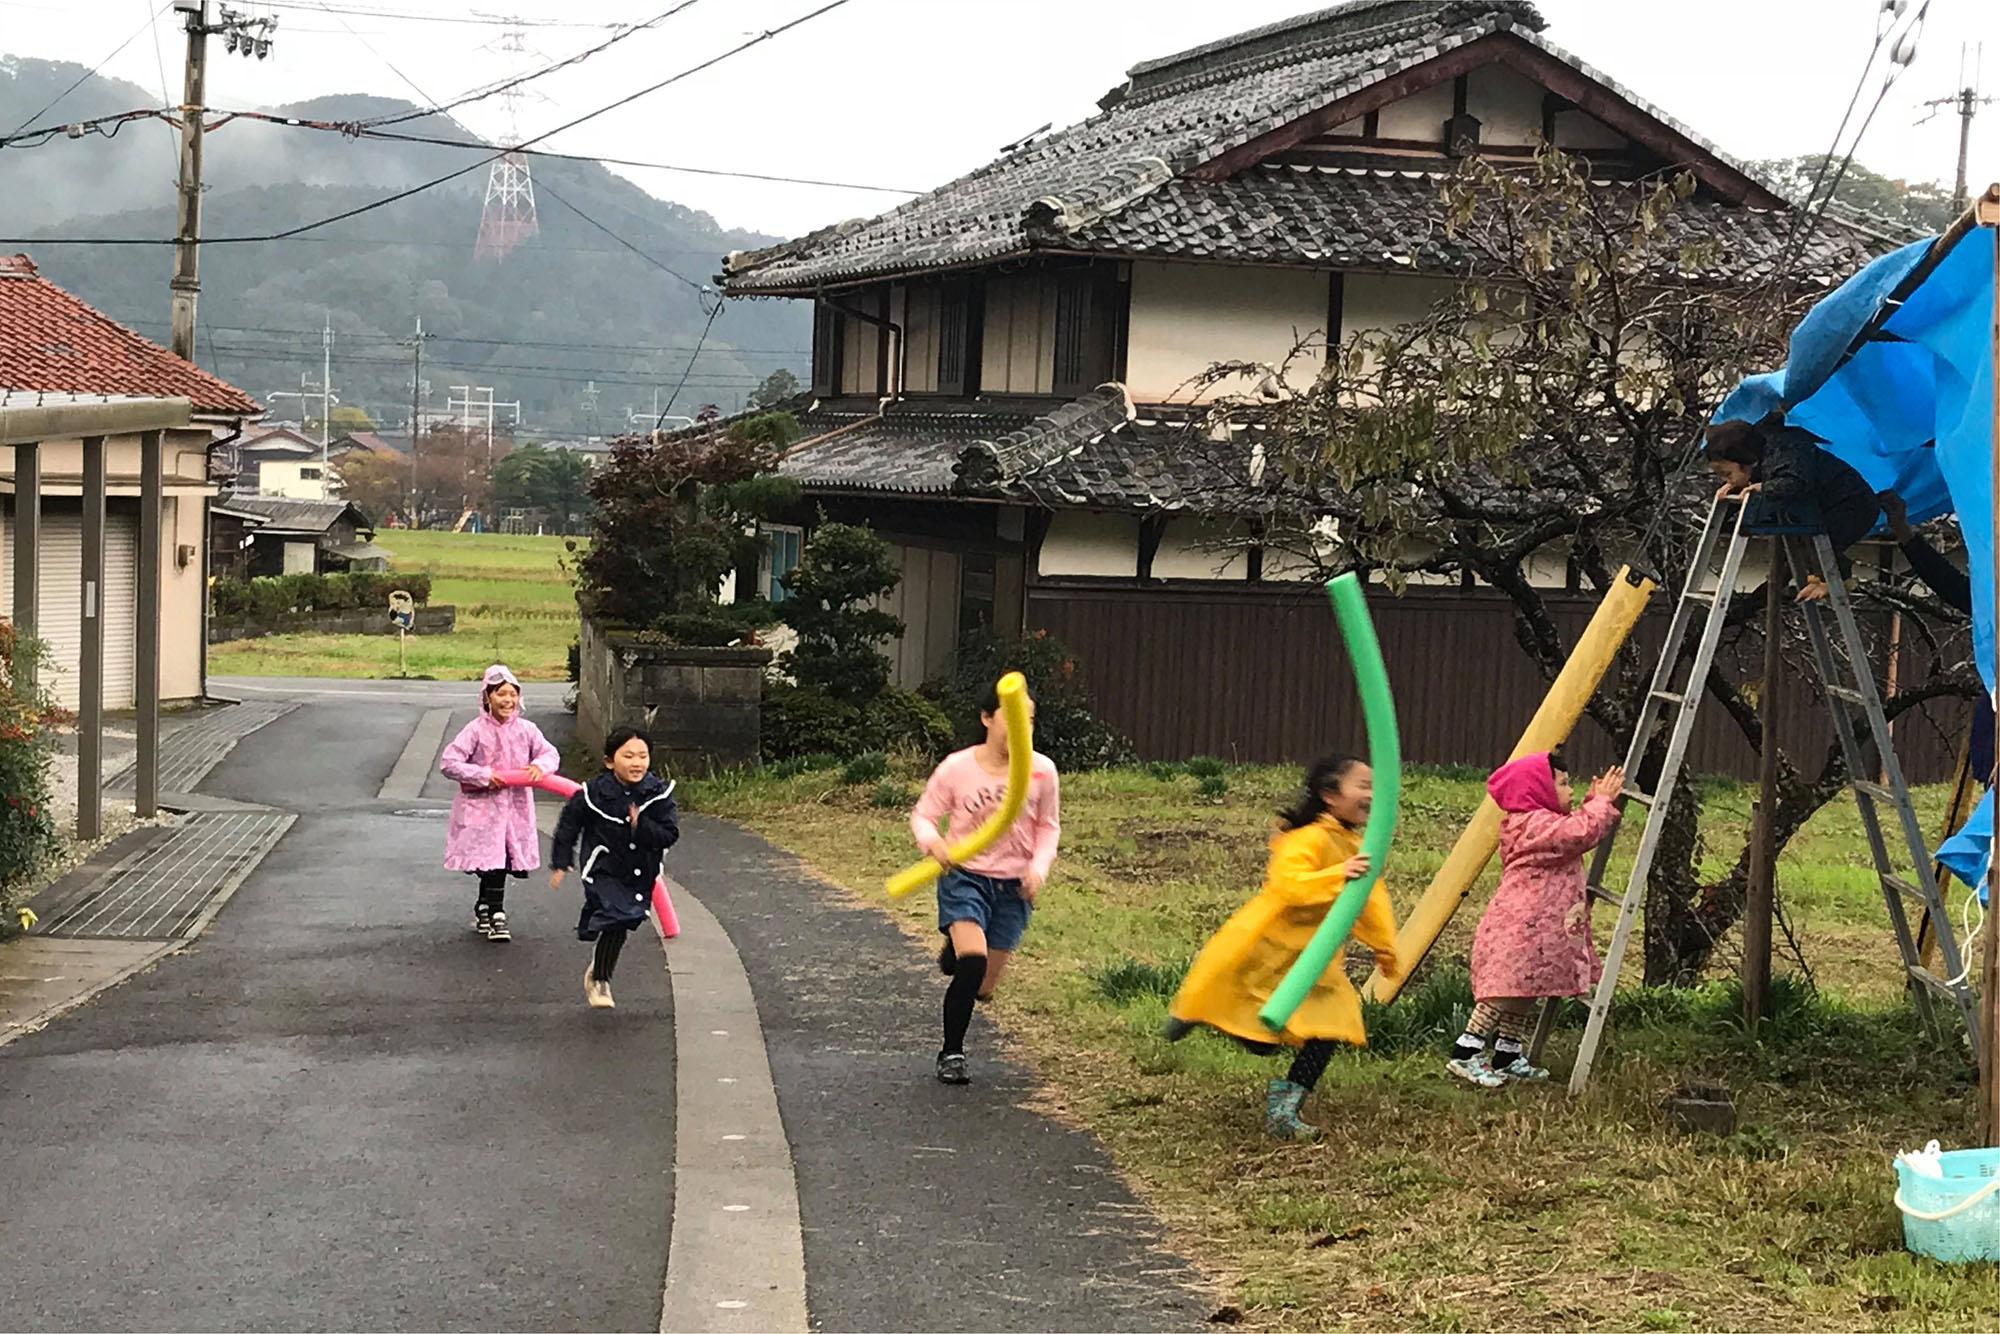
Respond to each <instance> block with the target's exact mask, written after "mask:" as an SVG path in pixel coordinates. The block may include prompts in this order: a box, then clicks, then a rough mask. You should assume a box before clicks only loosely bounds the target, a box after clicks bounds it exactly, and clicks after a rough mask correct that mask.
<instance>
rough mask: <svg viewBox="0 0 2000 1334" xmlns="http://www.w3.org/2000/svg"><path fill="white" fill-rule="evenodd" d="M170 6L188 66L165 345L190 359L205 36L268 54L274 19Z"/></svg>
mask: <svg viewBox="0 0 2000 1334" xmlns="http://www.w3.org/2000/svg"><path fill="white" fill-rule="evenodd" d="M174 10H175V12H177V13H179V14H180V15H181V16H182V18H183V19H184V20H185V23H186V27H187V70H186V76H185V78H184V79H183V81H182V84H181V108H180V111H181V167H180V183H179V204H178V207H177V209H176V215H175V219H174V276H173V279H172V281H171V282H170V283H169V284H168V286H169V287H170V288H171V289H172V291H173V319H172V332H171V333H170V334H169V336H168V345H169V347H170V348H171V349H172V351H173V354H174V355H175V356H177V357H179V358H181V359H182V360H183V361H193V360H194V309H195V297H196V296H197V295H198V294H199V293H200V292H201V136H202V119H203V115H204V111H203V108H204V107H205V106H206V104H207V98H208V39H209V37H210V36H211V35H214V36H221V37H223V38H225V39H226V41H227V44H228V48H229V50H230V51H232V52H240V53H241V54H243V55H246V56H250V55H254V56H256V57H257V59H259V60H263V59H264V58H265V57H267V56H269V55H270V54H271V34H272V33H274V32H276V31H277V28H278V20H277V19H276V18H275V17H268V16H267V17H264V18H252V17H250V16H249V15H248V14H243V13H239V12H237V11H236V10H233V9H231V8H230V7H229V6H227V5H223V6H221V9H220V14H221V21H220V22H218V23H213V24H211V23H210V22H209V21H208V0H174Z"/></svg>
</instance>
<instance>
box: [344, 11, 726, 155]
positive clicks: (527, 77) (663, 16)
mask: <svg viewBox="0 0 2000 1334" xmlns="http://www.w3.org/2000/svg"><path fill="white" fill-rule="evenodd" d="M699 3H701V0H680V3H679V4H676V5H673V6H671V7H669V8H667V9H665V10H663V11H661V12H660V13H658V14H655V15H654V16H653V17H652V18H649V19H647V20H646V21H645V22H643V23H635V24H633V25H631V26H630V27H627V28H625V29H624V30H622V31H620V32H616V33H613V34H612V35H611V36H610V37H607V38H605V39H604V40H603V41H601V42H599V43H598V44H597V45H596V46H593V47H591V48H590V49H589V50H587V51H579V52H577V53H576V54H575V55H573V56H570V57H569V58H568V59H565V60H558V61H556V62H555V63H553V64H550V65H544V66H543V67H542V68H540V69H538V70H531V71H530V72H528V73H526V74H523V75H521V76H519V77H518V78H513V79H508V80H506V81H505V82H503V83H498V84H495V85H494V86H493V87H491V88H485V89H478V90H475V91H473V92H470V93H466V94H465V95H464V96H462V97H458V98H455V99H453V100H452V101H450V102H447V103H445V104H444V105H443V106H438V105H437V104H436V103H435V102H432V103H431V104H432V106H433V107H434V108H435V109H436V110H437V112H438V113H439V114H440V115H449V114H450V113H451V110H452V108H454V107H462V106H466V105H468V104H470V103H473V102H480V101H484V100H485V99H486V98H489V97H494V96H497V95H499V94H501V93H504V92H506V91H507V90H508V89H510V88H519V87H520V86H521V85H522V84H524V83H530V82H532V81H534V80H536V79H540V78H543V77H545V76H547V75H550V74H554V73H555V72H556V71H557V70H561V69H568V68H569V67H570V66H572V65H577V64H581V63H582V62H583V61H586V60H588V59H590V58H591V57H592V56H594V55H597V54H599V53H601V52H604V51H608V50H610V49H611V48H612V47H614V46H616V45H618V43H620V42H622V41H624V40H625V39H626V38H627V37H630V36H632V35H633V34H634V33H639V32H645V31H646V30H647V29H649V28H656V27H658V26H659V25H660V24H662V23H664V22H666V21H667V20H668V19H670V18H672V17H674V15H676V14H678V13H680V12H681V11H682V10H685V9H691V8H693V7H694V6H695V5H697V4H699ZM412 86H413V87H414V86H415V85H412ZM424 100H425V101H426V102H431V99H430V98H429V97H425V98H424ZM427 114H429V113H427V112H421V111H418V112H399V113H397V114H396V115H393V116H376V117H371V118H370V119H368V120H365V121H362V122H361V123H362V124H363V125H364V126H368V127H371V128H372V127H375V126H379V125H400V124H402V123H403V122H404V121H406V120H416V119H418V118H419V117H422V116H424V115H427Z"/></svg>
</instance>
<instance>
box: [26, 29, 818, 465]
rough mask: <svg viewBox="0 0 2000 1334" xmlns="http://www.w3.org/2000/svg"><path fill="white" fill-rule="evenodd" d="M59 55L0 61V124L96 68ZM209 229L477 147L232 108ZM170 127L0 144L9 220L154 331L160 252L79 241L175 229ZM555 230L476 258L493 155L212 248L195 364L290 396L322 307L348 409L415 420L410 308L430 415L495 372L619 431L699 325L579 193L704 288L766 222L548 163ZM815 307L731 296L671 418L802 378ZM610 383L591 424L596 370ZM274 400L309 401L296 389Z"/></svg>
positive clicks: (399, 175)
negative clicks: (296, 395) (336, 128)
mask: <svg viewBox="0 0 2000 1334" xmlns="http://www.w3.org/2000/svg"><path fill="white" fill-rule="evenodd" d="M82 72H83V71H82V70H81V68H80V67H78V66H76V65H73V64H67V63H63V62H53V61H40V60H32V59H17V58H13V57H0V129H4V130H11V129H12V128H13V127H14V126H15V125H18V124H20V123H21V122H22V121H24V120H25V119H26V118H27V117H28V116H29V115H30V113H32V112H34V111H35V110H36V109H37V108H38V107H40V106H42V105H43V104H45V103H46V102H48V101H49V100H50V99H51V98H53V97H54V96H55V95H56V94H57V93H58V92H60V91H61V90H62V89H63V88H64V87H65V86H67V85H68V84H69V83H70V82H71V81H72V80H74V79H75V78H76V77H77V75H78V74H80V73H82ZM159 102H160V98H159V95H158V93H157V92H155V93H153V94H151V95H148V94H147V92H146V90H144V89H142V88H139V87H136V86H135V85H132V84H129V83H122V82H120V81H117V80H110V79H101V78H92V79H89V80H86V81H85V82H84V84H83V85H82V86H80V87H78V88H77V90H76V91H75V92H73V93H71V94H70V95H69V96H68V97H66V98H64V99H63V101H62V103H61V104H60V106H59V107H58V108H57V109H56V110H55V111H52V112H50V113H49V114H48V115H46V116H44V117H42V118H41V119H40V120H39V121H38V122H37V123H38V124H48V123H51V122H58V123H59V122H67V121H74V120H80V119H84V118H87V117H90V116H96V115H104V114H108V113H110V112H115V111H123V110H130V109H132V108H135V107H148V106H157V105H158V104H159ZM416 109H417V108H415V107H414V106H412V105H410V104H408V103H404V102H398V101H395V100H393V99H387V98H378V97H365V96H340V97H326V98H319V99H315V100H313V101H310V102H305V103H300V104H297V105H295V106H289V107H283V108H274V110H279V111H282V112H283V113H284V114H288V115H294V116H300V117H305V118H311V119H323V120H336V121H348V120H358V119H361V118H364V117H369V116H379V115H384V114H392V113H400V112H405V111H414V110H416ZM396 128H397V129H398V130H399V131H405V132H409V133H414V134H421V135H428V136H435V137H439V138H447V139H464V140H471V139H473V138H475V136H473V135H471V134H469V133H468V132H467V131H465V130H464V129H462V128H461V127H459V126H458V125H456V124H455V123H453V122H452V121H450V120H449V119H447V118H444V117H441V116H438V115H435V114H431V115H427V116H425V117H423V118H422V119H419V120H412V121H410V122H407V123H405V124H403V125H399V126H397V127H396ZM204 150H205V161H204V165H203V175H204V177H205V180H206V183H207V187H208V188H207V189H206V190H205V192H204V194H203V204H202V211H203V216H202V230H203V235H204V237H205V238H208V239H209V240H210V241H214V240H215V239H216V238H221V237H228V236H254V235H266V234H269V233H272V232H278V231H284V230H287V229H289V228H293V227H297V226H299V225H301V224H303V223H307V222H311V221H315V220H317V219H320V218H324V217H327V216H330V215H332V214H336V213H340V212H344V211H346V210H348V209H352V208H356V207H359V206H361V205H364V204H367V203H370V202H373V201H375V200H378V199H381V198H383V197H384V196H386V195H389V194H393V193H394V192H396V191H398V190H402V189H407V188H409V187H411V186H413V185H417V184H421V183H422V182H424V181H428V180H432V179H434V178H436V177H439V176H442V175H445V174H446V173H448V172H451V171H454V170H457V169H458V168H461V167H464V166H466V165H468V164H470V163H474V162H478V161H480V159H481V158H482V157H483V156H484V154H483V153H480V152H474V151H468V150H464V149H454V148H443V147H438V146H435V145H427V144H406V143H397V142H390V141H382V140H356V139H349V138H346V137H344V136H342V135H339V134H333V133H326V132H322V131H314V130H306V129H298V128H292V127H287V126H281V125H272V124H269V123H265V122H258V121H249V120H238V121H234V122H231V123H229V124H226V125H224V126H222V127H220V128H219V129H216V130H213V131H212V132H211V133H210V134H209V135H208V136H207V137H206V140H205V144H204ZM174 166H175V153H174V148H173V142H172V136H171V135H170V133H169V131H168V130H167V129H166V128H165V127H164V126H162V125H160V124H157V123H154V122H135V123H132V124H129V125H127V126H125V127H124V128H123V129H122V130H120V132H119V133H118V135H117V136H116V137H115V138H112V139H106V138H104V137H102V136H99V135H91V136H87V137H85V138H83V139H77V140H71V139H67V138H61V137H58V138H57V139H55V140H53V141H51V142H49V143H48V144H46V145H44V146H41V147H36V148H14V149H8V150H5V151H0V200H4V201H5V202H4V203H0V235H7V236H27V237H30V238H40V237H46V238H49V239H47V240H39V241H37V242H36V243H34V244H31V245H28V246H25V247H14V248H24V249H27V250H28V251H29V253H30V254H31V255H32V256H33V258H34V259H35V261H36V263H37V264H38V265H40V266H41V269H42V271H43V272H44V273H46V274H48V275H49V276H50V277H51V278H53V279H54V280H55V281H57V282H59V283H61V284H63V285H64V286H65V287H68V288H70V289H71V290H72V291H75V292H77V293H78V294H79V295H81V296H83V297H84V298H85V299H86V300H88V301H90V302H92V303H93V304H94V305H96V306H98V307H99V308H100V309H102V310H104V311H106V312H107V313H109V314H111V315H112V316H114V317H115V318H117V319H119V320H122V321H124V322H125V323H127V324H130V325H131V326H132V327H134V328H136V329H138V330H139V331H141V332H142V333H145V334H147V335H148V336H150V337H154V338H158V339H159V340H161V341H162V342H164V341H165V340H166V335H167V314H168V292H167V278H168V276H169V274H170V272H171V269H172V251H171V249H170V247H167V246H164V245H162V246H81V245H67V244H63V243H62V242H63V239H65V238H77V237H159V238H162V239H166V238H171V237H172V235H173V231H174ZM533 173H534V180H535V184H536V186H537V202H538V206H539V207H538V213H539V218H540V222H541V232H540V234H539V235H538V236H536V237H535V238H534V239H532V240H530V241H528V242H527V243H526V244H524V245H522V246H521V247H520V248H519V249H517V250H516V251H514V253H513V254H511V255H509V256H508V257H507V259H506V260H505V261H504V262H501V263H497V264H496V263H493V262H490V261H475V260H474V258H473V242H474V239H475V237H476V236H477V233H478V229H479V216H480V209H481V204H482V201H483V199H484V195H485V189H486V180H487V169H486V168H485V167H484V166H480V167H479V168H478V169H477V170H474V171H471V172H469V173H467V174H466V175H464V176H462V177H460V178H459V179H457V180H455V181H451V182H448V183H446V184H444V185H441V186H437V187H435V188H433V189H431V190H428V191H426V192H425V193H423V194H420V195H416V196H413V197H411V198H409V199H406V200H400V201H398V202H396V203H393V204H389V205H386V206H384V207H383V208H381V209H378V210H375V211H373V212H370V213H367V214H364V215H362V216H360V217H357V218H352V219H349V220H347V221H345V222H341V223H335V224H332V225H330V226H327V227H324V228H320V229H318V230H315V231H312V232H309V233H306V234H305V235H302V236H298V237H294V238H289V239H286V240H282V241H272V242H257V243H250V244H205V245H204V246H203V247H202V256H201V281H202V294H201V302H200V308H199V329H200V332H199V338H198V341H197V346H196V360H197V361H198V362H200V364H201V365H203V366H204V367H207V368H209V369H212V370H215V371H217V372H218V373H219V374H221V375H222V376H224V377H225V378H226V379H229V380H231V381H232V382H234V383H236V384H239V385H241V386H242V387H243V388H244V389H246V390H248V391H250V392H251V393H252V394H255V395H257V396H258V397H259V398H265V397H266V396H268V395H269V394H271V393H272V392H274V391H277V390H284V389H291V390H297V389H298V387H299V377H300V375H301V373H310V374H312V375H313V376H314V377H317V376H318V374H319V368H320V334H319V329H320V327H321V322H322V320H323V318H325V317H326V316H327V315H328V314H330V315H331V316H332V320H333V327H334V331H335V347H334V368H333V385H334V392H335V393H336V394H337V395H338V396H339V398H340V400H341V401H342V402H343V403H345V404H351V405H355V406H360V407H362V408H364V409H365V410H367V411H368V412H369V414H370V415H371V416H373V417H375V418H376V420H378V421H379V422H382V423H383V424H384V425H400V424H401V423H402V422H403V421H405V420H406V419H407V418H408V416H409V405H410V351H409V348H408V346H407V343H408V339H409V335H410V333H411V331H412V328H413V326H414V324H415V321H416V320H417V318H418V317H421V318H422V319H423V323H424V332H425V333H426V334H428V335H433V336H434V337H433V339H432V341H430V342H428V343H427V344H426V346H425V348H424V378H425V379H426V380H428V381H429V382H430V386H431V388H430V394H429V396H428V399H427V407H426V411H427V412H442V411H443V409H444V405H445V401H446V396H447V394H448V393H449V392H450V391H451V389H452V387H453V386H456V385H465V384H471V385H480V386H483V385H491V386H492V387H493V388H494V391H495V397H496V398H497V399H499V400H501V401H503V402H504V401H508V400H519V401H520V402H521V404H522V413H523V417H524V420H525V422H526V425H527V428H528V429H529V430H530V431H533V432H535V433H538V434H539V433H557V434H565V433H574V432H579V431H583V430H587V429H591V428H592V427H593V426H595V427H596V428H598V429H601V430H602V431H604V432H607V433H609V432H615V431H618V430H621V429H624V427H625V422H626V416H627V411H628V409H643V410H645V411H647V412H650V411H651V409H652V404H653V392H654V389H655V388H657V389H658V390H659V394H660V401H661V403H662V404H664V403H665V400H666V398H667V395H668V394H669V393H670V392H671V390H672V389H673V387H674V384H675V383H676V382H677V381H678V380H679V379H680V377H681V374H682V372H683V370H685V369H686V367H687V361H688V356H689V354H690V352H691V351H692V349H693V347H694V345H695V342H696V340H697V338H698V337H699V336H700V333H701V329H702V326H703V324H704V323H706V321H707V316H706V314H705V312H704V310H703V308H702V305H701V301H700V298H699V295H698V294H697V292H696V291H695V290H694V289H693V288H692V287H690V286H689V285H688V284H687V283H684V282H682V281H679V280H678V279H676V278H674V277H673V276H670V275H669V274H668V273H665V272H662V271H661V269H660V268H658V267H656V266H655V265H653V264H650V263H648V262H647V260H646V259H644V258H641V257H640V256H638V255H635V254H633V253H631V251H630V250H627V249H626V248H624V247H623V246H621V245H620V244H619V241H618V240H614V239H613V238H612V237H611V236H609V235H607V234H606V233H605V231H603V230H600V229H599V228H598V227H593V226H592V225H591V224H590V223H589V222H586V221H585V220H584V219H583V218H582V217H579V216H578V214H577V213H576V212H574V211H572V210H571V209H570V208H568V207H566V206H565V205H564V204H563V203H562V202H560V200H559V199H558V196H560V199H561V200H567V201H568V202H569V204H573V205H575V206H576V208H577V209H580V210H581V211H582V212H583V213H585V214H587V215H589V217H591V218H592V219H595V220H596V222H597V223H599V224H602V227H603V228H608V229H609V230H610V231H611V232H615V233H616V234H617V236H618V237H620V238H622V239H623V240H625V241H627V242H630V243H631V244H632V245H633V246H635V247H637V248H638V249H639V250H641V251H643V252H644V253H645V254H646V255H647V256H650V257H652V258H653V259H655V260H657V261H659V262H660V263H661V264H664V265H666V266H668V267H670V268H672V269H673V270H675V271H676V272H678V273H680V274H681V275H684V276H685V277H686V278H688V279H691V280H693V281H695V282H698V283H705V282H708V281H709V280H710V279H711V278H712V276H713V275H714V273H715V271H716V269H717V268H718V267H719V265H720V258H721V256H722V255H723V254H725V253H726V252H728V251H730V250H734V249H741V248H747V247H751V246H757V245H762V244H767V243H768V242H769V241H770V240H771V239H772V238H770V237H765V236H760V235H757V234H754V233H749V232H742V231H732V230H727V229H724V228H722V227H720V226H718V225H717V224H716V222H715V220H714V219H713V218H710V217H709V216H708V215H706V214H703V213H699V212H696V211H694V210H692V209H687V208H683V207H681V206H679V205H677V204H672V203H668V202H665V201H663V200H660V199H656V198H654V197H653V196H651V195H649V194H647V193H646V192H645V191H644V190H641V189H640V188H639V187H638V186H636V185H634V184H632V183H631V182H629V181H626V180H624V179H623V178H621V177H618V176H614V175H613V174H611V173H610V172H608V171H606V170H605V169H603V168H602V167H599V166H597V165H595V164H593V163H580V162H560V161H554V160H550V159H536V160H535V161H534V163H533ZM809 329H810V313H809V312H808V311H807V310H805V309H804V308H802V307H801V306H800V305H798V303H790V302H775V301H757V302H737V303H733V304H731V305H730V306H728V307H727V308H726V309H725V310H724V311H723V313H722V315H721V316H720V317H719V318H718V319H717V320H716V322H715V326H714V330H713V332H712V333H711V335H710V338H709V341H708V344H707V345H706V348H705V350H704V352H703V354H702V356H701V357H700V360H699V362H698V364H697V365H696V366H695V367H694V370H693V372H692V374H691V375H690V376H689V378H688V382H687V387H686V389H684V390H683V391H682V394H681V398H680V401H679V403H678V404H677V405H676V406H675V408H674V411H675V413H677V414H691V413H692V412H693V411H694V410H695V409H697V408H698V407H700V406H701V405H703V404H706V403H715V404H718V405H720V406H722V407H723V408H725V409H727V408H731V407H734V406H735V405H736V404H737V403H738V402H739V401H740V399H741V398H742V396H743V395H744V394H745V393H746V392H747V391H748V390H749V389H750V388H751V387H753V386H754V385H755V383H756V382H757V381H758V380H760V379H762V378H763V377H764V376H765V375H767V374H768V373H770V372H771V371H772V370H775V369H778V368H779V367H785V368H788V369H791V370H793V371H795V372H797V373H799V374H801V375H803V374H804V372H805V369H806V366H807V362H808V353H807V351H806V349H807V348H808V346H809V344H810V337H809ZM591 381H594V382H595V384H596V386H597V407H596V414H595V416H594V417H588V416H586V385H587V383H588V382H591ZM272 406H273V408H274V415H278V416H296V415H297V400H296V399H279V400H277V401H276V402H275V403H274V404H273V405H272Z"/></svg>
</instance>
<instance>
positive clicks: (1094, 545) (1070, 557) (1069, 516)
mask: <svg viewBox="0 0 2000 1334" xmlns="http://www.w3.org/2000/svg"><path fill="white" fill-rule="evenodd" d="M1036 569H1037V570H1038V571H1040V573H1042V574H1044V575H1048V576H1052V577H1053V576H1056V575H1094V576H1099V577H1104V578H1113V579H1132V578H1136V577H1137V575H1138V573H1139V521H1138V520H1137V519H1135V518H1131V517H1129V516H1126V515H1122V514H1092V513H1089V512H1087V511H1084V510H1059V511H1057V513H1056V516H1055V517H1054V518H1053V519H1051V520H1050V521H1049V531H1048V535H1047V536H1046V537H1044V538H1043V539H1042V556H1041V561H1040V563H1039V564H1038V565H1037V566H1036ZM1154 572H1155V573H1158V567H1157V565H1156V566H1155V570H1154Z"/></svg>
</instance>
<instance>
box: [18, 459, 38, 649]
mask: <svg viewBox="0 0 2000 1334" xmlns="http://www.w3.org/2000/svg"><path fill="white" fill-rule="evenodd" d="M41 595H42V447H41V445H40V444H39V443H35V444H26V445H16V446H14V628H15V630H17V631H19V632H20V633H21V634H24V635H26V636H28V637H29V638H31V639H32V638H37V637H39V636H40V635H41V632H42V621H41V605H42V604H41ZM14 670H15V672H16V673H17V674H18V675H19V676H20V679H21V682H22V684H24V685H29V684H32V683H33V682H34V680H35V664H34V660H33V659H32V658H29V657H26V656H23V657H21V658H19V659H17V660H16V661H15V663H14Z"/></svg>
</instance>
